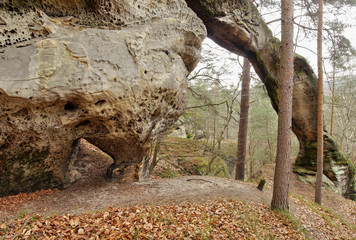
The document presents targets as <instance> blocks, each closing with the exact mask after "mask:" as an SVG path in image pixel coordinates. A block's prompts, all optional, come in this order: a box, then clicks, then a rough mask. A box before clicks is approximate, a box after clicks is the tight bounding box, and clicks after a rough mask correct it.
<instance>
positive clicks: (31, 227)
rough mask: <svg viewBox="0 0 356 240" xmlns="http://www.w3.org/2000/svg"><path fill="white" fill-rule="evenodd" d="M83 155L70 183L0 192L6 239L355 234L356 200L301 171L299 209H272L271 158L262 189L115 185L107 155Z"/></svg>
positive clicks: (157, 182) (205, 183) (185, 180)
mask: <svg viewBox="0 0 356 240" xmlns="http://www.w3.org/2000/svg"><path fill="white" fill-rule="evenodd" d="M78 159H79V160H78V164H79V165H78V167H80V164H83V163H85V164H84V165H85V166H87V169H86V170H87V171H86V172H83V175H82V179H81V180H79V181H78V182H77V183H75V184H74V185H73V186H71V187H70V188H67V189H64V190H41V191H37V192H34V193H26V194H19V195H16V196H9V197H4V198H0V239H1V237H3V238H4V239H15V238H18V239H31V238H34V239H58V238H62V239H103V238H104V239H157V237H159V238H167V239H356V202H354V201H350V200H347V199H344V198H343V197H341V196H339V195H338V194H336V193H333V192H330V191H328V190H323V206H319V205H317V204H315V203H313V198H314V187H313V186H311V185H306V184H303V183H301V182H299V181H298V180H297V179H296V177H295V176H294V175H292V178H291V182H290V192H291V194H290V211H291V213H292V215H288V214H286V213H279V212H275V211H271V210H270V208H269V204H270V202H271V196H272V180H273V172H274V167H273V165H272V164H268V165H265V166H264V167H263V168H262V169H260V170H259V172H258V175H259V177H260V178H264V179H266V180H267V183H266V186H265V188H264V190H263V191H260V190H258V189H256V186H257V183H256V182H242V181H235V180H231V179H227V178H219V177H213V176H194V175H190V176H180V177H177V178H170V179H165V178H160V177H152V178H153V179H152V178H151V179H150V180H146V181H140V182H137V183H133V184H114V183H109V182H107V181H105V179H104V175H105V171H106V169H107V167H108V166H109V165H110V164H111V161H112V160H111V159H110V158H108V157H107V155H106V154H103V153H102V152H100V151H98V149H96V148H95V147H92V146H90V145H88V144H83V145H82V146H81V151H80V154H79V156H78ZM84 165H83V166H84ZM83 166H82V167H83Z"/></svg>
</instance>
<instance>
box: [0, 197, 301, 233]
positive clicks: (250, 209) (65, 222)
mask: <svg viewBox="0 0 356 240" xmlns="http://www.w3.org/2000/svg"><path fill="white" fill-rule="evenodd" d="M26 221H28V222H27V223H26ZM0 229H1V231H0V235H4V236H5V239H12V238H14V237H18V238H20V239H31V238H36V239H58V238H62V239H103V238H104V239H270V238H273V239H305V237H304V235H303V234H301V233H300V232H298V230H296V228H295V226H294V225H293V224H292V223H291V222H289V223H288V224H286V221H285V219H282V218H281V216H280V214H277V213H275V212H273V211H271V210H270V209H269V208H268V207H267V206H266V205H264V204H258V203H248V204H246V203H243V202H239V201H236V200H226V199H222V200H215V201H209V202H206V203H200V204H199V203H191V202H185V203H181V204H178V205H161V206H134V207H129V208H119V209H118V208H110V209H108V210H107V211H102V212H97V213H94V214H85V215H67V216H53V217H49V218H41V217H40V216H36V217H33V218H24V219H21V220H14V221H11V222H9V223H6V224H2V225H0Z"/></svg>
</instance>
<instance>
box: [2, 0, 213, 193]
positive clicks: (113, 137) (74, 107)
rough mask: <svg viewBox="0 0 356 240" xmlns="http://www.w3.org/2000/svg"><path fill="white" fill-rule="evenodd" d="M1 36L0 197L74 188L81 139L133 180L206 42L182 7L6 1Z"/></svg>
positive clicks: (119, 176)
mask: <svg viewBox="0 0 356 240" xmlns="http://www.w3.org/2000/svg"><path fill="white" fill-rule="evenodd" d="M0 32H1V35H0V72H1V76H0V182H1V185H0V196H2V195H6V194H11V193H16V192H19V191H30V190H36V189H40V188H48V187H54V186H58V185H62V184H65V183H66V182H68V181H70V180H72V181H74V180H76V179H77V175H76V173H75V172H73V171H71V170H72V169H71V166H72V165H73V161H75V152H76V151H75V149H76V148H75V144H76V142H77V140H78V139H80V138H86V139H87V140H88V141H90V142H92V143H93V144H95V145H96V146H98V147H100V148H101V149H102V150H103V151H105V152H106V153H108V154H109V155H110V156H111V157H112V158H113V159H114V164H113V165H112V166H111V167H110V168H109V169H108V172H107V178H108V179H109V180H111V181H114V182H121V181H136V180H138V174H139V168H140V164H141V161H142V159H143V157H144V155H145V153H146V150H147V148H148V147H149V145H150V143H151V141H152V140H153V139H154V138H155V137H156V136H157V135H158V134H160V133H161V132H163V131H165V129H167V128H168V127H169V126H170V125H171V124H172V123H173V122H175V120H176V119H177V118H178V117H179V116H180V115H181V114H182V112H183V110H184V108H185V105H186V89H187V81H186V77H187V75H188V74H189V72H190V71H191V70H192V69H193V68H194V67H195V65H196V64H197V62H198V60H199V57H200V47H201V42H202V40H203V39H204V38H205V37H206V30H205V27H204V25H203V23H202V21H201V20H200V19H199V18H198V17H197V16H196V15H195V13H194V12H193V11H191V10H190V9H189V8H188V7H187V5H186V3H185V2H184V1H183V0H176V1H154V0H137V1H129V0H107V1H100V0H92V1H87V0H33V1H26V0H5V1H1V2H0ZM73 149H74V151H73Z"/></svg>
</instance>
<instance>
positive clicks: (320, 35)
mask: <svg viewBox="0 0 356 240" xmlns="http://www.w3.org/2000/svg"><path fill="white" fill-rule="evenodd" d="M317 41H318V46H317V48H318V53H317V54H318V128H317V139H318V150H317V171H316V183H315V202H316V203H319V204H321V187H322V182H323V150H324V143H323V48H322V44H323V0H319V9H318V37H317Z"/></svg>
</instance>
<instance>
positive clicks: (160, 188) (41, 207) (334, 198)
mask: <svg viewBox="0 0 356 240" xmlns="http://www.w3.org/2000/svg"><path fill="white" fill-rule="evenodd" d="M111 163H112V160H111V159H110V158H108V156H107V155H105V154H104V153H101V152H99V151H97V149H95V148H94V147H91V146H90V145H87V144H83V145H81V149H80V153H79V156H78V162H77V163H76V165H77V166H78V167H80V168H82V169H83V173H82V178H81V179H80V180H79V181H78V182H76V183H75V184H73V186H71V187H69V188H67V189H64V190H60V191H56V192H54V193H51V194H49V195H46V196H44V197H41V198H39V199H35V200H29V201H26V202H23V203H21V204H19V205H18V206H16V208H14V209H13V210H12V211H8V210H7V209H2V210H1V211H0V216H1V217H0V220H8V219H11V218H14V217H16V215H18V214H19V211H22V212H26V213H28V214H31V213H36V214H40V215H42V216H49V215H55V214H80V213H88V212H94V211H98V210H103V209H107V208H109V207H110V206H115V207H126V206H131V205H146V204H163V203H178V202H182V201H193V202H200V201H205V200H208V199H209V200H211V199H216V198H221V197H228V198H234V199H238V200H243V201H253V202H263V203H266V204H267V205H268V204H270V202H271V197H272V178H273V177H272V176H273V171H274V169H273V165H267V166H265V167H264V168H263V169H262V170H261V172H260V175H261V176H263V177H264V178H265V179H266V180H267V184H266V187H265V189H264V190H263V191H260V190H258V189H256V186H257V184H256V183H249V182H242V181H235V180H230V179H224V178H218V177H209V176H183V177H179V178H173V179H150V180H146V181H141V182H137V183H133V184H117V183H110V182H107V181H106V180H105V179H104V176H105V171H106V169H107V167H108V166H109V165H110V164H111ZM290 186H291V187H290V190H291V192H292V195H291V198H290V204H291V206H290V208H291V212H292V213H293V214H294V215H295V216H296V217H297V218H298V219H303V218H305V222H306V223H305V224H306V225H308V224H309V225H308V226H306V228H307V229H308V230H309V231H310V232H311V233H312V235H313V236H314V237H320V238H321V239H327V238H324V237H325V236H323V235H322V234H320V233H319V232H320V231H319V229H318V228H319V227H318V225H317V224H316V223H314V224H313V219H310V218H311V214H310V213H309V212H308V209H307V208H306V207H305V206H304V205H303V203H302V202H301V201H300V200H299V199H298V198H297V197H295V196H297V195H298V196H301V197H303V198H305V199H307V200H311V201H312V200H313V198H314V188H313V186H310V185H306V184H303V183H301V182H299V181H297V180H296V177H295V176H294V175H293V176H292V179H291V183H290ZM323 205H324V206H325V207H327V208H329V209H331V210H332V211H333V212H335V213H337V214H338V215H340V216H342V217H343V218H345V220H346V221H348V222H349V223H351V224H356V202H353V201H350V200H346V199H344V198H342V197H341V196H339V195H337V194H336V193H333V192H330V191H327V190H325V191H323ZM316 218H317V216H316ZM317 221H318V219H315V222H317ZM313 232H314V233H313ZM355 235H356V233H355Z"/></svg>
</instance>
